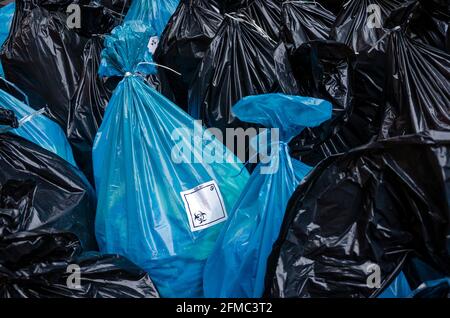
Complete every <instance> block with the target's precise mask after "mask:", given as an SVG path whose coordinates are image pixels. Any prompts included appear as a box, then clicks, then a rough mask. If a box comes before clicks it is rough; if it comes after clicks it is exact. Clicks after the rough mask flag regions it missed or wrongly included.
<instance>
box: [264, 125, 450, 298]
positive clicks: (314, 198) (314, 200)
mask: <svg viewBox="0 0 450 318" xmlns="http://www.w3.org/2000/svg"><path fill="white" fill-rule="evenodd" d="M449 140H450V135H449V133H447V132H427V133H423V134H419V135H408V136H402V137H396V138H392V139H388V140H383V141H379V142H376V143H372V144H369V145H367V146H364V147H361V148H357V149H354V150H352V151H350V152H349V153H347V154H342V155H337V156H333V157H330V158H328V159H326V160H324V161H323V162H322V163H321V164H320V165H319V166H318V167H317V168H316V169H315V170H314V172H313V173H311V174H310V175H309V176H308V178H307V179H306V180H305V182H303V183H302V184H301V185H300V186H299V187H298V189H297V190H296V192H295V193H294V194H293V196H292V198H291V200H290V202H289V204H288V208H287V210H286V216H285V218H284V221H283V225H282V230H281V232H280V237H279V238H278V240H277V242H276V243H275V245H274V250H273V251H272V254H271V256H270V258H269V263H268V264H269V265H268V272H267V276H266V295H267V296H273V297H376V296H378V295H379V294H380V293H381V292H382V291H383V290H384V289H385V288H386V287H387V286H389V284H390V283H391V282H392V281H393V279H394V278H395V277H396V276H397V275H398V274H399V272H400V271H401V270H402V269H403V268H404V266H405V265H406V264H408V263H409V262H410V260H411V258H412V257H418V258H420V259H421V260H422V261H423V262H425V263H426V264H427V265H429V266H430V267H433V268H434V269H435V270H436V271H437V272H438V273H440V275H441V277H442V276H443V277H445V276H448V275H449V273H450V250H449V247H450V245H449V238H450V236H449V229H450V227H449V224H450V206H449V200H448V187H449V180H450V179H449V176H448V174H449V171H450V170H449V166H450V160H449V154H450V152H449V149H450V141H449ZM376 266H378V269H379V273H380V276H379V278H380V287H381V288H380V289H377V288H375V289H374V288H371V286H370V285H369V284H368V278H369V277H370V275H371V274H372V273H374V271H375V268H376ZM404 273H405V275H406V274H407V272H406V271H404Z"/></svg>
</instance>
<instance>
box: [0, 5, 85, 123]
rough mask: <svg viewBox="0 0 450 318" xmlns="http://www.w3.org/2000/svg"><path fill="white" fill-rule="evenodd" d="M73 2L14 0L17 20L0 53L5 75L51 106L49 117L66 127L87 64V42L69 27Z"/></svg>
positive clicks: (35, 103)
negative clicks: (84, 53)
mask: <svg viewBox="0 0 450 318" xmlns="http://www.w3.org/2000/svg"><path fill="white" fill-rule="evenodd" d="M69 4H70V2H69V1H67V0H53V1H52V2H51V4H49V3H47V2H46V0H37V1H34V0H18V1H16V16H15V22H14V23H13V25H12V27H11V32H10V36H9V37H8V39H7V40H6V42H5V43H4V45H3V47H2V50H1V53H0V58H1V60H2V65H3V69H4V71H5V75H6V79H7V80H9V81H10V82H12V83H14V84H16V85H17V86H18V87H19V88H20V89H21V90H23V91H24V92H25V93H26V94H27V95H28V97H29V100H30V105H31V106H32V107H33V108H35V109H41V108H43V107H46V106H47V107H48V116H49V117H50V118H51V119H53V120H54V121H55V122H57V123H58V124H59V125H60V126H61V127H62V128H63V129H65V128H66V125H67V119H68V112H69V104H70V99H71V97H72V96H73V94H74V92H75V90H76V88H77V85H78V81H79V78H80V72H81V70H82V69H83V64H82V62H83V60H82V57H83V49H84V44H85V42H86V39H85V38H83V37H81V36H80V35H78V34H77V33H76V32H74V31H73V30H71V29H69V28H68V27H67V24H66V14H65V10H66V7H67V5H69ZM61 8H64V10H62V9H61Z"/></svg>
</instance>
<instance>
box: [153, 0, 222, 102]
mask: <svg viewBox="0 0 450 318" xmlns="http://www.w3.org/2000/svg"><path fill="white" fill-rule="evenodd" d="M222 20H223V15H222V14H220V13H219V9H218V8H217V6H215V4H214V2H211V1H210V0H182V1H180V4H179V5H178V8H177V10H176V11H175V13H174V14H173V15H172V17H171V18H170V20H169V22H168V24H167V28H166V30H165V31H164V33H163V34H162V36H161V39H160V41H159V44H158V47H157V49H156V51H155V56H154V58H155V60H156V61H157V62H158V63H159V64H161V65H164V66H166V67H169V68H171V69H173V70H175V71H177V72H179V73H181V75H178V74H174V73H173V72H172V71H170V70H166V69H164V68H159V69H158V72H159V74H160V75H161V76H162V82H163V83H162V85H163V87H164V88H165V89H166V90H170V92H169V93H166V92H164V91H163V93H164V95H165V96H166V97H168V98H170V97H171V96H175V98H174V99H173V100H172V101H173V102H174V103H175V104H177V105H178V106H180V107H181V108H182V109H184V110H187V103H188V90H189V87H190V85H191V82H192V79H193V78H194V77H195V74H196V73H195V72H196V71H197V68H198V65H199V64H200V63H201V61H202V59H203V57H204V56H205V52H206V50H207V49H208V47H209V44H210V43H211V41H212V39H213V38H214V36H215V35H216V32H217V30H218V28H219V26H220V23H221V22H222Z"/></svg>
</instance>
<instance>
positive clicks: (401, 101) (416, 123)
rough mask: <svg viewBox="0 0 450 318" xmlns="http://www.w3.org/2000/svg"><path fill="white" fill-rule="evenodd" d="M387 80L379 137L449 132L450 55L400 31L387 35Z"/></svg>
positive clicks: (403, 30) (404, 31)
mask: <svg viewBox="0 0 450 318" xmlns="http://www.w3.org/2000/svg"><path fill="white" fill-rule="evenodd" d="M386 77H387V81H386V90H385V91H386V96H387V101H386V110H385V115H384V120H383V125H382V130H381V133H380V136H381V138H388V137H393V136H399V135H406V134H413V133H418V132H422V131H426V130H438V131H450V54H448V53H446V52H444V51H441V50H440V49H437V48H434V47H432V46H429V45H427V44H424V43H421V42H418V41H416V40H414V39H411V38H410V37H409V36H408V35H407V33H406V30H405V29H404V28H401V29H399V30H396V31H393V32H392V33H391V35H390V36H389V41H388V49H387V68H386Z"/></svg>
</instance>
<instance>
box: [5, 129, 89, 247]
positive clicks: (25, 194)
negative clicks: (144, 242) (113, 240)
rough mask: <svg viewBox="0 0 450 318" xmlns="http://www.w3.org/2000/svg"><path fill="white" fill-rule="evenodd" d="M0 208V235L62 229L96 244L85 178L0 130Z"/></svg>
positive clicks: (39, 148)
mask: <svg viewBox="0 0 450 318" xmlns="http://www.w3.org/2000/svg"><path fill="white" fill-rule="evenodd" d="M0 209H1V210H2V212H1V213H0V236H3V235H7V234H12V233H16V232H22V231H32V230H48V231H57V232H59V231H64V232H70V233H73V234H75V235H77V237H78V238H79V239H80V240H81V242H82V243H83V246H84V247H85V248H86V249H90V250H95V249H96V248H97V244H96V240H95V235H94V221H95V209H96V198H95V193H94V190H93V189H92V187H91V186H90V184H89V182H88V181H87V179H86V178H85V177H84V176H83V174H82V173H81V172H80V171H79V170H78V169H77V168H75V167H74V166H72V165H70V164H69V163H68V162H66V161H65V160H64V159H62V158H60V157H59V156H58V155H56V154H53V153H51V152H49V151H47V150H45V149H43V148H41V147H39V146H37V145H35V144H33V143H31V142H29V141H27V140H25V139H23V138H21V137H18V136H14V135H10V134H0ZM11 231H12V233H9V232H11ZM5 232H8V233H5Z"/></svg>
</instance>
